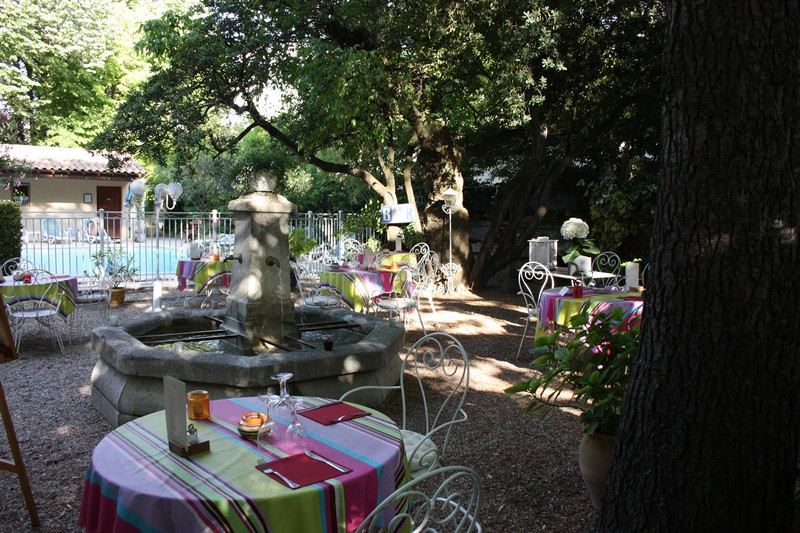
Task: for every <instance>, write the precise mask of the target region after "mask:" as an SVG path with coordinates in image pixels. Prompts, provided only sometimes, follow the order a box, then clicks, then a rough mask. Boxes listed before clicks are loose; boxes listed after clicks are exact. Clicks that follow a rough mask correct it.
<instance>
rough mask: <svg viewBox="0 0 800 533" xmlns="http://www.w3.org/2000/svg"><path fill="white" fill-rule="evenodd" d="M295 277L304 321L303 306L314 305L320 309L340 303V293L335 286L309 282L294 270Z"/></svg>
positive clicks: (330, 307) (337, 305)
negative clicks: (322, 285) (321, 285)
mask: <svg viewBox="0 0 800 533" xmlns="http://www.w3.org/2000/svg"><path fill="white" fill-rule="evenodd" d="M295 277H296V278H297V291H298V293H299V294H300V300H301V301H302V302H303V309H302V310H301V316H302V320H303V322H305V308H306V307H316V308H320V309H333V308H334V307H339V306H340V305H341V304H342V293H341V292H340V291H339V289H337V288H336V287H320V286H319V284H318V283H314V284H309V283H308V281H307V280H304V279H303V278H302V277H301V276H300V275H298V274H297V271H295Z"/></svg>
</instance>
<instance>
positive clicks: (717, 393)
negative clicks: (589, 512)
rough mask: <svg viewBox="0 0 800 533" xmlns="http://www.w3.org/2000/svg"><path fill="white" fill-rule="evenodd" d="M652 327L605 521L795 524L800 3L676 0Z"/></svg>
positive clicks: (619, 525)
mask: <svg viewBox="0 0 800 533" xmlns="http://www.w3.org/2000/svg"><path fill="white" fill-rule="evenodd" d="M668 10H669V25H668V34H667V46H666V55H665V60H664V89H663V130H662V139H663V145H662V149H663V153H662V161H663V168H662V177H661V182H660V186H659V199H658V209H657V213H656V220H655V225H654V231H653V239H652V242H651V257H652V267H651V268H652V271H651V275H650V276H649V279H650V280H652V281H650V282H649V283H648V285H649V286H648V289H647V292H646V293H645V310H646V314H645V318H644V323H643V331H642V341H641V346H640V349H639V354H638V358H637V362H636V364H635V367H634V369H633V381H632V384H631V388H630V391H629V392H628V395H627V397H626V400H625V409H624V412H623V418H622V422H621V428H620V433H619V436H618V438H617V447H616V449H615V454H614V460H613V463H612V469H611V474H610V478H609V482H608V484H607V486H606V493H605V499H604V507H603V511H602V513H601V515H600V517H599V521H598V524H597V530H598V531H667V530H669V531H789V530H791V529H792V525H793V524H792V517H793V506H794V497H793V496H794V483H795V474H796V467H797V451H798V443H800V439H799V437H800V435H798V432H799V431H800V412H799V411H800V386H798V385H799V384H800V357H798V346H799V345H800V342H798V341H800V338H799V335H798V331H799V330H800V328H798V327H797V325H796V316H795V311H796V309H797V306H798V303H799V302H798V299H799V298H798V294H799V291H800V269H798V245H797V237H798V235H797V231H798V230H797V228H798V224H800V220H798V218H799V217H798V214H799V213H800V193H799V192H798V178H800V176H798V170H800V133H799V132H798V129H800V51H799V50H800V6H799V5H798V3H797V2H777V1H774V0H765V1H762V2H732V3H720V2H678V1H677V0H671V1H670V2H669V4H668Z"/></svg>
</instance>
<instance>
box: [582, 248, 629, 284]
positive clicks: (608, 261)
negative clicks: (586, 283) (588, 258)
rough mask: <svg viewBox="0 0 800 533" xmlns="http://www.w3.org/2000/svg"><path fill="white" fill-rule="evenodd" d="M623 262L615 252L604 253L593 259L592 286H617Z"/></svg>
mask: <svg viewBox="0 0 800 533" xmlns="http://www.w3.org/2000/svg"><path fill="white" fill-rule="evenodd" d="M621 265H622V261H620V259H619V256H618V255H617V254H615V253H614V252H603V253H601V254H599V255H596V256H595V257H594V258H593V259H592V275H591V282H590V284H591V285H617V283H618V279H619V275H620V268H621Z"/></svg>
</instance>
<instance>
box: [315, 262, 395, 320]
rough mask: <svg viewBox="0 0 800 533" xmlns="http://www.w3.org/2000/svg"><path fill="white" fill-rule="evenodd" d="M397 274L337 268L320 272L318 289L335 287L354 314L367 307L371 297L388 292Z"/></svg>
mask: <svg viewBox="0 0 800 533" xmlns="http://www.w3.org/2000/svg"><path fill="white" fill-rule="evenodd" d="M396 273H397V272H395V271H391V270H364V269H361V268H338V269H332V270H328V271H323V272H320V275H319V284H320V287H335V288H337V289H339V291H340V292H341V293H342V301H344V303H345V304H347V306H348V307H349V308H350V309H352V310H353V311H356V312H361V311H363V310H364V309H366V308H368V307H369V304H370V302H371V301H372V297H373V296H374V295H375V294H377V293H380V292H384V291H390V290H391V289H392V283H393V280H394V276H395V274H396Z"/></svg>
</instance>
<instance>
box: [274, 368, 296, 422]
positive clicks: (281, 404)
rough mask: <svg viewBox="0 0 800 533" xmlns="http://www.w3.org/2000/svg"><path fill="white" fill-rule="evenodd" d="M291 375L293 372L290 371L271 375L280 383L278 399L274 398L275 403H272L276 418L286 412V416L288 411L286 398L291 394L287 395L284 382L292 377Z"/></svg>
mask: <svg viewBox="0 0 800 533" xmlns="http://www.w3.org/2000/svg"><path fill="white" fill-rule="evenodd" d="M292 376H294V374H292V373H291V372H280V373H278V374H275V375H273V376H272V379H274V380H275V381H277V382H278V384H279V385H280V394H279V396H278V399H277V400H275V403H274V404H273V405H272V412H273V414H275V416H276V417H277V418H281V417H282V416H283V415H284V414H286V415H287V418H288V414H289V413H288V412H289V411H290V409H289V404H288V399H289V398H291V396H289V391H288V390H287V387H286V382H287V381H289V380H290V379H292Z"/></svg>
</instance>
